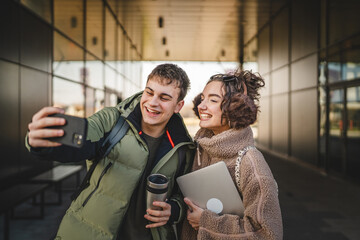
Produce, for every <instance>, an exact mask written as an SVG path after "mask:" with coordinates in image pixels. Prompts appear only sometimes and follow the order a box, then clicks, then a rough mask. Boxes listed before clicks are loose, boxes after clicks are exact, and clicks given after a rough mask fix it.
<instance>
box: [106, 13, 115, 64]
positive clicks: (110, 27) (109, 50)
mask: <svg viewBox="0 0 360 240" xmlns="http://www.w3.org/2000/svg"><path fill="white" fill-rule="evenodd" d="M105 16H106V20H105V23H106V25H105V52H104V56H105V61H106V63H107V64H109V65H110V66H112V67H113V68H115V67H116V64H115V59H116V49H115V43H116V22H115V19H114V17H113V15H112V14H111V12H110V11H109V10H108V9H107V8H106V11H105Z"/></svg>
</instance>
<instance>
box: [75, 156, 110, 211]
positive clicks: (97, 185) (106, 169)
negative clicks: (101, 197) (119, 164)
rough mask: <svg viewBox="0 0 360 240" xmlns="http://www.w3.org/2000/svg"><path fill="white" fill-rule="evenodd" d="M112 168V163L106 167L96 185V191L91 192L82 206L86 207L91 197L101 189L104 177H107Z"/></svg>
mask: <svg viewBox="0 0 360 240" xmlns="http://www.w3.org/2000/svg"><path fill="white" fill-rule="evenodd" d="M111 166H112V163H111V162H110V163H109V164H108V165H106V167H105V168H104V170H103V171H102V173H101V175H100V177H99V180H98V182H97V184H96V187H95V188H94V190H92V191H91V193H90V194H89V195H88V196H87V198H86V199H85V201H84V202H83V204H82V206H83V207H85V205H86V203H87V202H88V201H89V200H90V198H91V196H92V195H93V194H94V193H95V191H96V190H97V189H98V188H99V185H100V182H101V179H102V178H103V176H104V175H105V173H106V172H107V171H108V170H109V168H110V167H111Z"/></svg>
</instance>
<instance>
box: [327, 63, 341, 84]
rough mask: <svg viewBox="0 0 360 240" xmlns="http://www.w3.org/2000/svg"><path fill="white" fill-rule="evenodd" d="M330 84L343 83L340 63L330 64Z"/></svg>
mask: <svg viewBox="0 0 360 240" xmlns="http://www.w3.org/2000/svg"><path fill="white" fill-rule="evenodd" d="M328 72H329V83H333V82H338V81H341V63H340V62H329V64H328Z"/></svg>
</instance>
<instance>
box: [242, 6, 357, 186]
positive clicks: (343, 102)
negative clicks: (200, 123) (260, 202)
mask: <svg viewBox="0 0 360 240" xmlns="http://www.w3.org/2000/svg"><path fill="white" fill-rule="evenodd" d="M258 2H261V1H258ZM359 8H360V2H359V1H356V0H346V1H336V0H321V1H311V0H301V1H300V0H291V1H285V0H284V1H282V0H279V1H268V11H265V12H264V11H260V10H258V11H257V12H258V13H262V16H261V19H262V21H259V27H258V31H257V32H256V34H255V35H253V36H252V37H251V38H250V39H245V43H244V62H246V61H256V62H257V63H258V70H259V72H260V73H261V75H262V76H263V77H264V78H265V80H266V87H265V90H264V91H263V92H262V97H261V101H260V106H261V108H260V110H261V113H260V117H259V122H258V143H259V145H260V146H261V147H262V148H263V149H267V150H270V151H272V152H274V153H276V154H279V155H282V156H283V157H285V158H287V159H290V160H295V161H296V162H298V163H302V164H305V165H308V166H312V167H315V168H316V169H317V170H318V171H323V172H326V173H329V174H332V175H336V176H340V177H343V178H347V179H352V180H355V181H359V180H360V175H359V174H358V172H359V171H360V150H359V147H360V14H359V13H358V9H359ZM245 11H246V10H245ZM264 15H265V16H266V17H265V19H266V20H265V21H264ZM258 17H259V19H260V16H258Z"/></svg>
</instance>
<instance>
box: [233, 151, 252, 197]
mask: <svg viewBox="0 0 360 240" xmlns="http://www.w3.org/2000/svg"><path fill="white" fill-rule="evenodd" d="M250 149H256V147H255V146H247V147H244V148H243V149H241V150H240V151H239V152H238V157H237V159H236V165H235V178H236V185H237V187H238V189H239V192H240V193H241V190H240V163H241V160H242V158H243V157H244V155H245V154H246V153H247V151H249V150H250Z"/></svg>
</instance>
